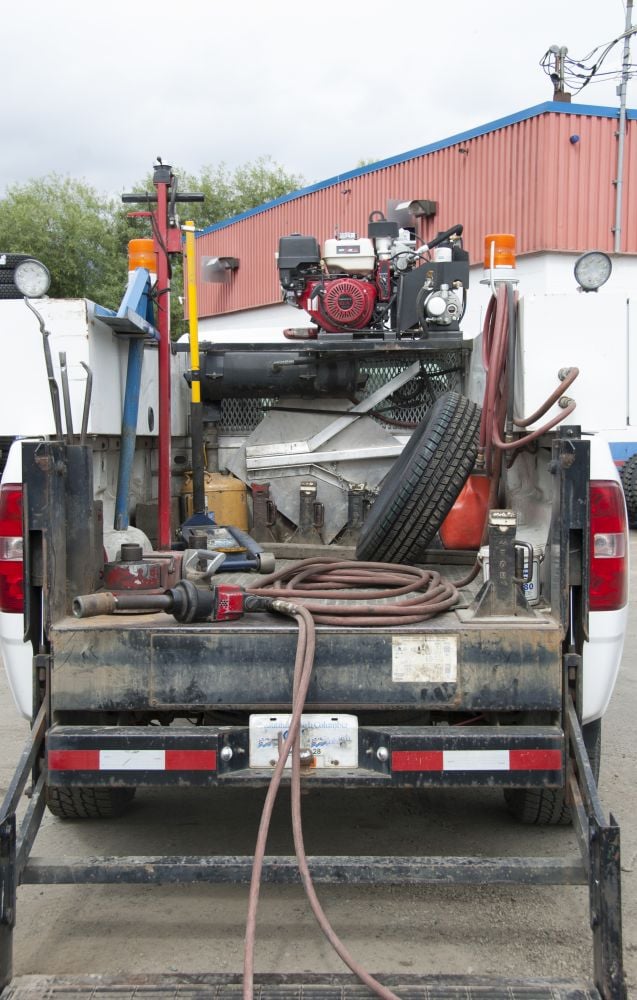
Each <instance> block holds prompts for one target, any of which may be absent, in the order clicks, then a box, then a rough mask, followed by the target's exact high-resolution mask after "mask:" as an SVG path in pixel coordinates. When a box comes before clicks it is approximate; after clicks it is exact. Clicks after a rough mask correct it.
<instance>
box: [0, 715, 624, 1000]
mask: <svg viewBox="0 0 637 1000" xmlns="http://www.w3.org/2000/svg"><path fill="white" fill-rule="evenodd" d="M46 718H47V715H46V701H44V702H43V704H42V707H41V708H40V711H39V713H38V716H37V718H36V721H35V723H34V725H33V728H32V730H31V733H30V735H29V738H28V740H27V742H26V744H25V747H24V750H23V752H22V755H21V757H20V761H19V763H18V766H17V768H16V772H15V774H14V777H13V780H12V781H11V784H10V787H9V789H8V791H7V794H6V796H5V799H4V802H3V804H2V807H1V809H0V987H5V986H6V985H7V984H8V983H9V982H10V980H11V976H12V953H13V931H14V927H15V924H16V903H17V888H18V886H19V885H26V884H31V885H33V884H38V885H45V884H46V885H50V884H55V885H58V884H62V883H73V884H79V883H86V884H94V883H98V882H99V883H106V884H111V883H113V884H121V883H135V884H139V883H144V884H152V883H164V884H165V883H189V882H195V881H197V882H201V881H205V882H216V883H228V882H232V883H245V882H247V881H248V880H249V877H250V867H251V858H250V857H247V856H246V857H231V856H222V857H169V856H166V857H121V858H90V859H64V860H63V861H59V860H51V859H47V858H38V857H34V856H32V849H33V845H34V842H35V839H36V836H37V832H38V829H39V825H40V820H41V818H42V814H43V812H44V807H45V772H44V771H40V772H39V773H38V771H39V768H38V764H39V762H40V761H41V760H42V754H43V750H44V739H45V735H46ZM565 735H566V739H567V744H568V747H569V749H570V754H569V764H568V774H567V787H568V792H569V796H570V800H571V802H572V812H573V821H574V824H575V831H576V834H577V840H578V845H579V848H580V855H581V856H580V857H579V858H578V857H577V856H575V857H567V858H537V857H533V858H526V857H520V858H487V857H435V858H428V857H357V856H350V857H313V858H311V859H310V868H311V870H312V872H313V875H314V877H315V879H316V881H317V882H319V883H340V884H342V883H343V881H347V882H348V883H350V884H374V885H401V884H410V885H414V884H419V885H425V884H440V883H444V884H445V885H448V884H455V885H457V884H465V885H467V884H468V885H475V884H511V883H517V884H526V885H528V884H534V885H572V884H576V885H579V884H586V883H588V886H589V909H590V921H591V928H592V933H593V956H594V980H595V988H596V989H597V991H598V995H599V996H600V997H602V998H603V1000H625V998H626V997H627V993H626V985H625V981H624V974H623V965H622V936H621V892H620V877H621V876H620V844H619V828H618V826H617V824H616V823H615V821H614V819H613V817H612V816H611V817H610V820H609V821H607V820H606V818H605V816H604V813H603V810H602V806H601V803H600V800H599V795H598V792H597V787H596V784H595V779H594V777H593V773H592V770H591V766H590V763H589V760H588V756H587V753H586V748H585V745H584V739H583V736H582V730H581V727H580V723H579V720H578V717H577V713H576V710H575V705H574V704H573V702H572V701H571V700H570V699H569V703H568V705H567V708H566V713H565ZM32 777H33V779H34V787H33V791H32V794H31V798H30V800H29V805H28V807H27V809H26V811H25V814H24V816H23V817H22V819H21V821H20V822H19V823H18V822H17V819H16V810H17V808H18V804H19V802H20V798H21V796H22V794H23V793H24V792H25V790H26V789H27V786H28V784H29V781H30V779H31V778H32ZM263 877H264V880H265V881H267V882H270V883H277V884H281V883H282V884H287V883H290V882H295V881H297V880H298V873H297V871H296V864H295V859H294V858H290V857H270V858H267V859H266V863H265V867H264V876H263ZM465 995H467V994H465ZM469 995H470V994H469ZM553 995H555V994H553ZM563 995H565V996H566V995H572V996H575V995H576V994H574V993H571V994H568V993H565V994H563ZM590 995H591V996H594V995H595V994H594V993H591V994H590Z"/></svg>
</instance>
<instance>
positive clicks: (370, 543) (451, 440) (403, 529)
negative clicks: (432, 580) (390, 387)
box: [356, 392, 480, 563]
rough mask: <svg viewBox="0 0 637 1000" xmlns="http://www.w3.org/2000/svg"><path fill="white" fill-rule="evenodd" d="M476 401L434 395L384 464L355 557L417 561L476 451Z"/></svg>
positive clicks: (459, 396) (478, 419) (456, 495)
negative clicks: (401, 446) (387, 468)
mask: <svg viewBox="0 0 637 1000" xmlns="http://www.w3.org/2000/svg"><path fill="white" fill-rule="evenodd" d="M479 426H480V407H479V406H477V405H476V404H475V403H472V402H471V400H469V399H467V398H466V397H465V396H461V395H460V394H459V393H457V392H446V393H444V394H443V395H442V396H440V397H439V398H438V399H437V400H436V402H435V403H434V405H433V406H432V408H431V410H430V411H429V413H428V414H427V416H426V417H425V419H424V420H423V422H422V423H421V424H420V426H419V427H417V428H416V430H415V431H414V433H413V434H412V436H411V438H410V439H409V441H408V442H407V444H406V445H405V448H404V450H403V452H402V454H401V455H400V457H399V458H398V459H397V461H396V462H395V464H394V465H393V466H392V468H391V469H390V471H389V473H388V474H387V477H386V479H385V481H384V483H383V486H382V487H381V490H380V493H379V494H378V497H377V498H376V501H375V503H374V506H373V507H372V509H371V511H370V513H369V515H368V517H367V520H366V521H365V524H364V525H363V528H362V530H361V534H360V538H359V541H358V545H357V547H356V557H357V559H363V560H370V561H374V560H380V561H382V562H395V563H417V562H422V560H423V559H424V555H425V551H426V549H427V546H428V545H429V543H430V542H431V540H432V538H433V537H434V535H435V534H436V532H437V530H438V528H439V527H440V525H441V524H442V522H443V521H444V519H445V517H446V516H447V514H448V513H449V511H450V510H451V507H452V506H453V504H454V501H455V500H456V499H457V497H458V494H459V493H460V490H461V489H462V487H463V486H464V484H465V482H466V481H467V479H468V477H469V474H470V472H471V470H472V468H473V464H474V462H475V458H476V454H477V451H478V430H479Z"/></svg>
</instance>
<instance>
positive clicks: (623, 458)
mask: <svg viewBox="0 0 637 1000" xmlns="http://www.w3.org/2000/svg"><path fill="white" fill-rule="evenodd" d="M609 447H610V453H611V455H612V456H613V461H614V462H622V463H623V462H627V461H628V459H629V458H631V457H632V456H633V455H635V454H637V441H610V442H609Z"/></svg>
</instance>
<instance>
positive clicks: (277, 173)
mask: <svg viewBox="0 0 637 1000" xmlns="http://www.w3.org/2000/svg"><path fill="white" fill-rule="evenodd" d="M173 173H174V174H175V176H176V177H177V190H178V192H179V191H181V192H198V193H200V194H203V195H204V199H205V200H204V201H203V202H200V203H198V202H193V203H192V204H189V203H186V204H181V205H179V204H178V206H177V208H178V211H179V217H180V220H181V222H182V223H183V222H186V221H187V220H190V219H192V221H193V222H194V223H195V226H196V227H197V229H205V228H206V227H207V226H211V225H213V224H214V223H215V222H222V221H223V220H224V219H230V218H232V217H233V216H235V215H239V214H241V212H246V211H247V210H248V209H250V208H256V207H257V206H258V205H263V204H264V203H265V202H267V201H274V199H275V198H280V197H281V196H282V195H285V194H289V193H290V192H291V191H295V190H296V189H297V188H299V187H300V186H301V185H302V184H303V178H302V177H301V176H298V175H295V174H290V173H287V172H286V171H285V169H284V168H283V167H282V166H281V165H280V164H278V163H275V162H274V161H273V160H272V159H271V158H270V157H269V156H261V157H259V158H258V159H256V160H255V161H254V162H252V163H244V164H242V165H241V166H239V167H236V168H235V169H234V170H229V169H228V167H227V166H226V165H225V163H220V164H218V165H216V166H214V165H210V164H209V165H207V166H204V167H202V168H201V170H200V172H199V173H198V174H191V173H188V172H187V171H185V170H182V169H180V168H179V167H173ZM132 190H134V191H149V192H152V191H153V181H152V174H148V175H147V177H146V178H145V179H144V180H143V181H141V182H140V183H138V184H135V185H134V187H133V189H132ZM141 229H142V227H141V226H140V227H139V229H138V235H142V231H141ZM145 231H146V230H144V232H145ZM148 234H149V235H150V226H148ZM182 263H183V262H182V258H180V257H173V259H172V281H171V290H172V296H171V329H172V336H173V338H177V337H180V336H181V335H182V334H183V333H184V332H185V329H186V321H185V320H184V314H183V306H182V305H181V303H180V301H179V297H180V295H181V294H182V290H183V280H184V279H183V266H182Z"/></svg>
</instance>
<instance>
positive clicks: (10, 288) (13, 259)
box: [0, 253, 29, 299]
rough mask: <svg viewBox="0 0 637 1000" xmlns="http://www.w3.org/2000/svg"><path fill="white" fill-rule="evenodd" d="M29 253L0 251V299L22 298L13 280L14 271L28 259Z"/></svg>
mask: <svg viewBox="0 0 637 1000" xmlns="http://www.w3.org/2000/svg"><path fill="white" fill-rule="evenodd" d="M28 259H29V254H28V253H0V299H21V298H23V295H22V292H20V291H18V289H17V288H16V286H15V283H14V281H13V272H14V271H15V269H16V266H17V265H18V264H20V263H21V261H23V260H28Z"/></svg>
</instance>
